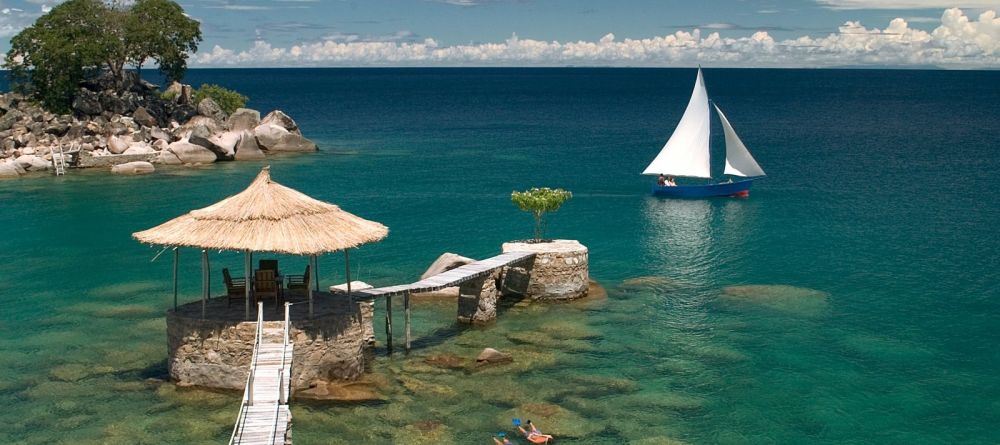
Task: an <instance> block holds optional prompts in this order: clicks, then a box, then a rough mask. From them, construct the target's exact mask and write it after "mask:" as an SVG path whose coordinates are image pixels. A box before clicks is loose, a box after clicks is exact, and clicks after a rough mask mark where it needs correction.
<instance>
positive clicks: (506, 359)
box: [476, 348, 514, 366]
mask: <svg viewBox="0 0 1000 445" xmlns="http://www.w3.org/2000/svg"><path fill="white" fill-rule="evenodd" d="M513 361H514V357H512V356H511V355H510V354H507V353H503V352H500V351H497V350H496V349H493V348H486V349H483V351H482V352H480V353H479V355H478V356H477V357H476V366H485V365H495V364H499V363H510V362H513Z"/></svg>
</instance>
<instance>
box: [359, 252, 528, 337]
mask: <svg viewBox="0 0 1000 445" xmlns="http://www.w3.org/2000/svg"><path fill="white" fill-rule="evenodd" d="M535 255H536V254H535V253H534V252H507V253H502V254H500V255H497V256H494V257H490V258H487V259H484V260H479V261H476V262H473V263H469V264H466V265H464V266H460V267H456V268H454V269H452V270H448V271H445V272H442V273H439V274H437V275H434V276H432V277H428V278H425V279H423V280H420V281H417V282H415V283H410V284H400V285H396V286H388V287H379V288H374V289H363V290H357V291H354V292H352V293H351V295H352V297H353V298H354V299H356V300H366V299H369V300H374V299H377V298H379V297H385V312H386V314H385V332H386V337H387V346H388V349H389V350H390V351H391V350H392V297H394V296H399V295H402V296H403V311H404V318H403V320H404V325H405V327H404V331H405V333H406V343H405V345H406V351H409V350H410V294H411V293H421V292H434V291H438V290H441V289H444V288H448V287H454V286H458V285H460V284H462V283H465V282H467V281H472V280H475V279H477V278H481V277H484V276H487V275H489V274H492V273H493V272H495V271H496V270H497V269H501V268H504V267H508V266H517V265H522V264H524V263H527V262H529V261H532V260H534V258H535Z"/></svg>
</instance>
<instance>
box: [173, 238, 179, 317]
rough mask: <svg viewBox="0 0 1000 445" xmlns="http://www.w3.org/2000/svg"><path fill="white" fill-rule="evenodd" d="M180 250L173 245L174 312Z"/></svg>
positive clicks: (175, 310) (175, 309) (175, 308)
mask: <svg viewBox="0 0 1000 445" xmlns="http://www.w3.org/2000/svg"><path fill="white" fill-rule="evenodd" d="M178 255H180V250H177V248H176V247H174V312H177V256H178Z"/></svg>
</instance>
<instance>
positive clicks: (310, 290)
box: [305, 255, 316, 319]
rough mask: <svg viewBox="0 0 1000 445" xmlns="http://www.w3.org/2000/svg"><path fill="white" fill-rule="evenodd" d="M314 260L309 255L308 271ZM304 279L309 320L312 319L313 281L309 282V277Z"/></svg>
mask: <svg viewBox="0 0 1000 445" xmlns="http://www.w3.org/2000/svg"><path fill="white" fill-rule="evenodd" d="M314 259H316V256H315V255H310V256H309V270H313V267H312V263H313V260H314ZM305 278H306V295H309V319H312V318H313V287H312V283H313V280H310V279H309V277H305Z"/></svg>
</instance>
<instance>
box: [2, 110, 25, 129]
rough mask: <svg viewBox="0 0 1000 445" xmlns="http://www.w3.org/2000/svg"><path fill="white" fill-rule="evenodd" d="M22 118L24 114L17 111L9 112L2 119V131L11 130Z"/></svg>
mask: <svg viewBox="0 0 1000 445" xmlns="http://www.w3.org/2000/svg"><path fill="white" fill-rule="evenodd" d="M22 116H24V113H22V112H20V111H18V110H16V109H14V110H10V111H8V112H7V113H6V114H4V115H3V117H0V131H7V130H10V129H11V127H13V126H14V124H16V123H17V121H18V120H19V119H21V117H22Z"/></svg>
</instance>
